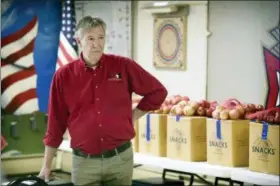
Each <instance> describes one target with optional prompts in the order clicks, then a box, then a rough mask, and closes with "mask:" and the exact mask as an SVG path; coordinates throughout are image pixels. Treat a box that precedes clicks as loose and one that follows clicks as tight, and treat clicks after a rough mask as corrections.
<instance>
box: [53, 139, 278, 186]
mask: <svg viewBox="0 0 280 186" xmlns="http://www.w3.org/2000/svg"><path fill="white" fill-rule="evenodd" d="M59 150H60V151H64V152H72V149H71V148H70V141H68V140H63V142H62V143H61V145H60V147H59ZM60 158H62V157H60ZM60 158H57V159H58V160H59V159H60ZM58 162H59V161H58ZM134 163H135V164H143V165H149V166H154V167H158V168H162V169H164V171H165V170H173V171H175V172H177V173H180V172H182V173H186V174H189V175H191V176H192V179H193V176H198V175H197V174H200V175H207V176H213V177H216V181H215V185H218V180H217V178H218V179H220V180H223V179H224V180H226V181H229V182H230V183H231V184H232V181H233V182H236V183H239V184H241V185H242V182H245V183H251V184H256V185H279V176H276V175H269V174H264V173H258V172H253V171H250V170H248V168H233V167H225V166H219V165H210V164H208V163H207V162H186V161H180V160H173V159H170V158H166V157H157V156H151V155H146V154H141V153H134ZM57 167H59V163H58V164H57ZM163 174H165V173H163Z"/></svg>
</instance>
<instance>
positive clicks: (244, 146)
mask: <svg viewBox="0 0 280 186" xmlns="http://www.w3.org/2000/svg"><path fill="white" fill-rule="evenodd" d="M249 123H250V121H249V120H216V119H212V118H207V124H206V125H207V162H208V163H209V164H214V165H223V166H229V167H247V166H248V165H249Z"/></svg>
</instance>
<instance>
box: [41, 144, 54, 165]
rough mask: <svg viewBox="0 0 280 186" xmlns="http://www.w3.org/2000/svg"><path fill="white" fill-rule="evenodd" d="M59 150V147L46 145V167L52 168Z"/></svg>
mask: <svg viewBox="0 0 280 186" xmlns="http://www.w3.org/2000/svg"><path fill="white" fill-rule="evenodd" d="M56 151H57V148H54V147H50V146H46V147H45V157H44V164H43V166H44V167H48V168H51V166H52V160H53V157H54V155H55V153H56Z"/></svg>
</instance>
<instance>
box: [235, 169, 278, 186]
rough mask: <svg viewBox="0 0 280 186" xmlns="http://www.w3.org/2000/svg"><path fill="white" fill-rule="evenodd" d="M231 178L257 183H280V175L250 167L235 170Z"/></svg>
mask: <svg viewBox="0 0 280 186" xmlns="http://www.w3.org/2000/svg"><path fill="white" fill-rule="evenodd" d="M231 179H232V180H238V181H242V182H247V183H251V184H256V185H280V184H279V181H280V180H279V176H277V175H270V174H264V173H259V172H253V171H250V170H248V168H244V169H239V170H233V171H232V173H231Z"/></svg>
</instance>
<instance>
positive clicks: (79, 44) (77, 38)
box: [75, 37, 81, 46]
mask: <svg viewBox="0 0 280 186" xmlns="http://www.w3.org/2000/svg"><path fill="white" fill-rule="evenodd" d="M75 40H76V43H77V44H78V46H81V40H80V38H79V37H75Z"/></svg>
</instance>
